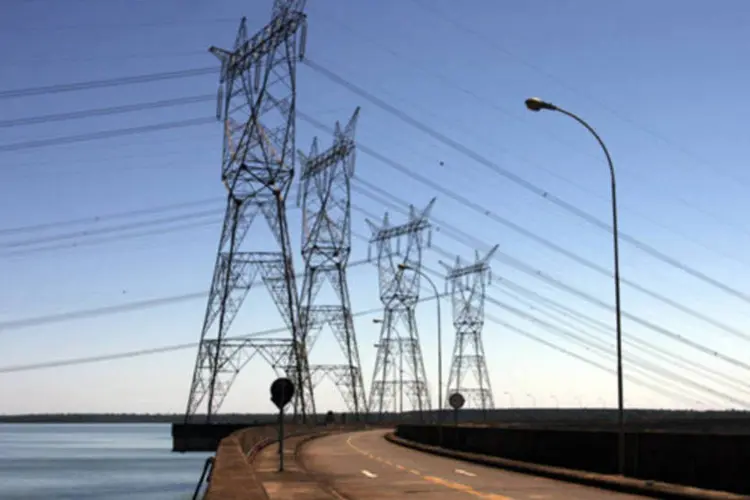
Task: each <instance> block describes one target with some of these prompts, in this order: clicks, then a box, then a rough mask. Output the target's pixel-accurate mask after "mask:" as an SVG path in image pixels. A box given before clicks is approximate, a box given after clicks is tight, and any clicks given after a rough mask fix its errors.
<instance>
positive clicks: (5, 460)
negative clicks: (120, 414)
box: [0, 424, 209, 500]
mask: <svg viewBox="0 0 750 500" xmlns="http://www.w3.org/2000/svg"><path fill="white" fill-rule="evenodd" d="M171 446H172V441H171V437H170V428H169V425H168V424H0V499H2V500H22V499H23V500H35V499H39V500H41V499H45V500H47V499H49V500H62V499H71V500H72V499H107V500H108V499H112V500H125V499H128V500H132V499H133V498H144V499H149V500H151V499H153V500H167V499H169V500H174V499H190V498H192V494H193V490H194V489H195V485H196V483H197V482H198V479H199V477H200V473H201V470H202V467H203V462H204V461H205V459H206V457H207V456H209V455H208V454H193V453H190V454H178V453H172V452H171V451H170V449H171Z"/></svg>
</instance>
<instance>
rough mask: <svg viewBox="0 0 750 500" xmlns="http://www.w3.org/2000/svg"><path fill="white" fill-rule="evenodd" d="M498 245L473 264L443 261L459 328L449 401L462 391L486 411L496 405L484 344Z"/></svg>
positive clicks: (468, 404)
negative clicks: (492, 262) (492, 267)
mask: <svg viewBox="0 0 750 500" xmlns="http://www.w3.org/2000/svg"><path fill="white" fill-rule="evenodd" d="M497 247H498V245H495V246H494V247H493V248H492V250H490V251H489V252H488V253H487V255H485V256H484V257H482V258H480V256H479V252H477V253H476V258H475V260H474V263H473V264H468V265H462V264H461V261H460V259H459V258H458V257H456V263H455V265H453V266H449V265H447V264H445V263H443V262H441V264H442V265H443V267H445V269H446V271H447V274H446V276H445V279H446V285H447V286H449V287H450V291H451V298H452V302H453V326H454V327H455V329H456V343H455V345H454V347H453V361H452V362H451V370H450V375H449V376H448V385H447V389H448V392H447V394H446V395H445V397H446V401H447V398H448V396H449V395H450V394H453V393H454V392H460V393H461V394H462V395H463V396H464V398H465V399H466V407H469V408H479V409H481V410H482V411H483V412H484V413H485V415H486V412H487V410H488V409H491V408H494V407H495V403H494V399H493V397H492V386H491V385H490V377H489V374H488V373H487V360H486V358H485V356H484V345H483V344H482V327H483V326H484V299H485V293H486V287H487V284H488V283H489V281H490V278H491V270H490V266H489V265H488V264H487V262H488V261H489V259H490V258H491V257H492V255H493V254H494V253H495V251H497ZM469 374H473V375H474V383H473V384H471V383H467V381H466V378H467V375H469Z"/></svg>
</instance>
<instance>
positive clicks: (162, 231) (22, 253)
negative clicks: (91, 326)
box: [0, 219, 221, 258]
mask: <svg viewBox="0 0 750 500" xmlns="http://www.w3.org/2000/svg"><path fill="white" fill-rule="evenodd" d="M217 224H221V220H217V219H212V220H209V221H202V222H201V221H199V222H189V223H186V224H179V225H175V226H170V227H160V228H156V229H150V230H146V231H138V232H133V233H128V234H118V235H115V236H110V237H107V238H99V239H87V240H84V241H81V242H73V243H62V244H56V245H46V246H42V247H35V248H28V249H26V248H24V249H22V250H14V251H12V252H3V253H0V257H3V258H11V257H28V256H30V255H34V254H38V253H46V252H55V251H59V250H66V249H72V248H80V247H89V246H94V245H102V244H106V243H117V242H121V241H123V240H130V239H134V238H144V237H149V236H164V235H166V234H171V233H175V232H180V231H185V230H188V229H195V228H198V227H209V226H210V227H214V228H215V227H217Z"/></svg>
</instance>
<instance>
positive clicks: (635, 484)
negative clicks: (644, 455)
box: [384, 432, 748, 500]
mask: <svg viewBox="0 0 750 500" xmlns="http://www.w3.org/2000/svg"><path fill="white" fill-rule="evenodd" d="M384 437H385V439H386V441H388V442H390V443H393V444H396V445H398V446H403V447H405V448H411V449H413V450H417V451H421V452H424V453H431V454H433V455H440V456H443V457H447V458H453V459H458V460H462V461H464V462H470V463H475V464H480V465H487V466H490V467H495V468H498V469H507V470H510V471H514V472H521V473H523V474H532V475H535V476H542V477H547V478H550V479H558V480H562V481H567V482H570V483H578V484H583V485H586V486H595V487H598V488H602V489H607V490H612V491H618V492H621V493H632V494H638V495H645V496H648V497H652V498H660V499H675V500H747V498H748V497H747V496H745V495H739V494H736V493H729V492H723V491H712V490H705V489H700V488H693V487H690V486H679V485H674V484H669V483H658V482H655V481H653V482H646V481H644V480H639V479H631V478H622V477H612V476H607V475H605V474H597V473H593V472H585V471H577V470H573V469H564V468H562V467H552V466H547V465H539V464H533V463H529V462H521V461H518V460H510V459H507V458H501V457H492V456H489V455H480V454H476V453H468V452H464V451H457V450H449V449H446V448H440V447H438V446H432V445H427V444H422V443H417V442H416V441H411V440H408V439H404V438H401V437H399V436H396V434H395V433H393V432H389V433H386V434H385V436H384ZM648 483H650V484H648Z"/></svg>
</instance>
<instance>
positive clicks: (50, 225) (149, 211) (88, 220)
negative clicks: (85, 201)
mask: <svg viewBox="0 0 750 500" xmlns="http://www.w3.org/2000/svg"><path fill="white" fill-rule="evenodd" d="M219 201H223V200H220V199H218V198H203V199H200V200H194V201H186V202H182V203H173V204H170V205H159V206H156V207H151V208H145V209H143V208H141V209H137V210H128V211H124V212H116V213H113V214H104V215H95V216H91V217H82V218H78V219H68V220H63V221H57V222H43V223H41V224H31V225H26V226H18V227H9V228H5V229H3V228H0V236H3V235H11V234H22V233H31V232H36V231H45V230H47V229H57V228H61V227H69V226H77V225H80V224H95V223H100V222H103V221H109V220H115V219H124V218H130V217H138V216H141V215H154V214H159V213H164V212H170V211H172V210H178V209H181V208H189V207H195V206H202V205H215V204H216V203H218V202H219Z"/></svg>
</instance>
